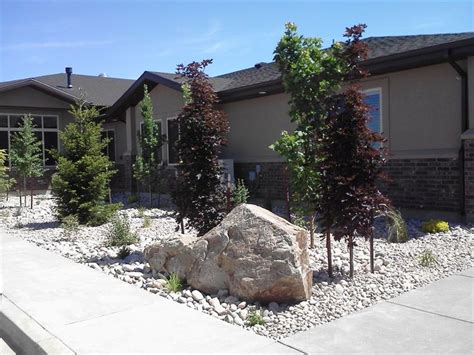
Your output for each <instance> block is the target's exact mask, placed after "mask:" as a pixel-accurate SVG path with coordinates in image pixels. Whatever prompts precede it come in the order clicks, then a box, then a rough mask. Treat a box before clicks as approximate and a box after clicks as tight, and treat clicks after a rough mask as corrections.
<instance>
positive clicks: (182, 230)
mask: <svg viewBox="0 0 474 355" xmlns="http://www.w3.org/2000/svg"><path fill="white" fill-rule="evenodd" d="M181 234H184V221H181Z"/></svg>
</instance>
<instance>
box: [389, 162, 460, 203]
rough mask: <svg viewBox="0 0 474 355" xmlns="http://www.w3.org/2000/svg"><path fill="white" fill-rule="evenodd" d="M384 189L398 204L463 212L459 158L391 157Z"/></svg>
mask: <svg viewBox="0 0 474 355" xmlns="http://www.w3.org/2000/svg"><path fill="white" fill-rule="evenodd" d="M385 171H386V173H387V174H388V175H389V178H390V179H391V181H390V182H388V183H382V184H381V190H382V191H383V192H384V193H386V195H387V196H388V197H389V198H390V199H391V200H392V202H393V203H394V205H395V206H397V207H404V208H417V209H426V210H442V211H452V212H460V208H461V205H460V198H461V196H460V194H461V182H460V175H459V174H460V169H459V161H458V159H448V158H436V159H390V160H389V161H388V164H387V166H386V168H385Z"/></svg>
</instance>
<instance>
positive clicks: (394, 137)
mask: <svg viewBox="0 0 474 355" xmlns="http://www.w3.org/2000/svg"><path fill="white" fill-rule="evenodd" d="M365 41H367V43H368V45H369V58H368V59H367V60H366V61H364V62H363V63H362V64H363V65H364V66H365V67H366V68H367V69H368V70H369V71H370V72H371V74H372V75H371V76H370V77H369V78H367V79H364V80H363V81H362V87H363V90H364V92H365V93H366V95H367V96H366V97H367V100H368V102H370V104H371V106H372V107H373V109H372V112H371V113H372V120H371V127H372V129H374V130H379V131H380V132H383V133H384V135H385V136H386V137H387V139H388V142H387V147H388V149H389V151H390V157H389V161H388V164H387V167H386V169H387V173H388V174H389V175H390V176H391V177H392V181H391V182H389V183H387V184H385V186H384V187H383V188H384V189H385V190H386V192H387V194H388V195H389V197H391V199H392V200H393V201H394V203H395V205H396V206H398V207H403V208H405V209H416V210H418V211H442V212H443V214H444V215H446V214H452V215H453V216H454V215H459V214H461V215H466V216H467V217H468V218H469V219H470V220H473V219H474V106H473V105H472V104H469V103H470V102H471V103H472V100H470V99H471V98H472V97H473V95H474V94H473V93H474V32H471V33H455V34H439V35H417V36H392V37H370V38H367V39H365ZM66 76H67V74H66V75H65V74H57V75H56V76H46V77H38V78H34V79H27V80H23V81H22V80H20V81H15V82H13V83H12V82H10V83H1V84H0V114H1V113H2V112H5V113H7V114H8V113H20V112H30V107H31V110H33V106H35V105H36V107H34V109H35V110H34V112H32V113H35V114H45V115H46V114H48V113H51V112H56V111H57V112H58V113H57V114H56V115H57V116H58V118H59V116H61V117H62V118H63V119H64V122H60V123H58V129H60V128H61V127H63V126H64V124H65V123H66V122H68V120H69V119H70V118H69V117H67V114H65V113H64V112H65V111H61V110H64V107H65V106H67V104H68V103H69V101H68V100H67V98H71V96H75V97H76V96H78V95H79V92H78V90H77V88H78V87H83V88H84V91H86V92H87V93H88V94H89V95H90V96H89V97H88V100H89V101H90V102H92V103H96V104H99V105H101V106H102V107H104V109H105V111H104V118H105V120H106V123H105V124H104V130H107V131H109V132H113V133H109V134H112V135H113V137H114V138H115V140H114V143H112V144H111V146H110V147H109V152H110V151H113V152H114V154H113V155H114V156H113V157H114V160H115V162H116V164H117V167H119V170H120V174H119V176H118V178H117V181H116V186H117V187H120V188H123V189H126V190H129V189H132V175H131V164H132V163H133V160H134V158H135V157H136V156H137V154H140V148H139V146H138V144H137V134H138V132H139V131H140V127H141V122H142V118H141V115H140V107H139V103H140V100H141V99H142V98H143V85H144V84H146V85H147V86H148V89H149V91H150V95H151V97H152V100H153V105H154V115H155V118H156V120H157V121H158V122H159V124H160V127H161V130H162V133H164V134H165V135H166V136H167V143H166V144H164V146H163V149H162V159H163V162H164V163H165V164H166V165H167V166H169V169H173V165H175V164H176V163H177V154H176V151H175V149H174V147H173V143H174V142H175V141H176V139H177V138H178V134H179V130H178V126H177V124H176V121H175V118H176V116H177V115H178V114H179V112H180V110H181V107H182V106H183V98H182V93H181V82H180V79H179V78H178V77H177V76H176V75H175V74H171V73H161V72H152V71H145V72H144V73H143V74H142V75H141V76H140V77H139V78H138V79H137V80H136V81H134V82H131V81H129V80H121V79H112V78H100V77H86V76H80V75H72V79H71V80H72V88H67V84H66V83H67V80H66ZM48 77H55V78H56V79H55V80H57V81H54V82H51V81H53V79H51V78H49V79H47V78H48ZM42 78H43V79H42ZM45 78H46V79H45ZM48 80H50V82H49V84H48V83H47V82H46V81H48ZM211 81H212V84H213V86H214V89H215V90H216V92H217V93H218V97H219V100H220V102H219V107H220V108H221V109H222V110H224V111H226V112H227V114H228V117H229V121H230V127H231V128H230V133H229V137H228V146H227V147H226V148H225V150H224V151H223V153H222V159H229V160H230V161H232V162H233V167H234V170H235V176H236V177H242V178H245V179H246V181H247V182H248V183H249V184H250V186H251V187H252V189H253V190H254V192H255V193H258V194H260V195H262V196H268V197H270V198H274V199H276V198H284V196H285V193H286V186H287V182H288V176H287V174H286V173H285V168H284V167H285V164H284V162H283V161H282V159H281V158H280V157H279V156H278V155H277V154H276V153H275V152H273V151H272V150H271V149H269V145H270V144H272V143H273V142H274V141H275V140H276V139H277V138H278V137H279V136H280V133H281V131H282V130H291V129H292V128H293V126H292V124H291V123H290V119H289V116H288V103H287V102H288V96H287V94H285V93H284V90H283V86H282V82H281V76H280V73H279V72H278V69H277V67H276V65H275V64H274V63H257V64H256V65H255V66H254V67H251V68H247V69H244V70H239V71H236V72H232V73H228V74H223V75H219V76H216V77H212V78H211ZM105 82H108V84H105ZM64 85H66V87H65V86H64ZM108 85H110V87H109V86H108ZM46 87H47V88H48V90H46ZM112 88H113V89H112ZM53 89H54V90H53ZM101 95H103V96H101ZM51 105H55V106H51ZM61 105H62V106H61ZM43 108H44V110H43V111H42V109H43ZM55 110H56V111H55ZM59 112H62V113H59ZM43 120H44V117H43ZM2 130H5V129H4V128H1V127H0V132H1V131H2ZM44 132H46V128H45V129H44ZM0 134H2V133H0ZM43 134H44V133H43ZM4 137H5V135H4ZM44 139H45V140H44V142H45V146H46V145H49V144H50V143H48V142H46V139H47V137H46V136H44ZM1 144H2V147H6V143H5V138H2V143H1ZM111 157H112V155H111ZM45 159H46V158H45ZM45 162H46V161H45Z"/></svg>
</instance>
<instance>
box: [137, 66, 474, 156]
mask: <svg viewBox="0 0 474 355" xmlns="http://www.w3.org/2000/svg"><path fill="white" fill-rule="evenodd" d="M460 65H461V66H464V67H466V68H468V70H470V71H471V72H472V73H474V60H473V59H472V58H471V59H470V61H469V62H468V63H467V62H466V61H464V62H460ZM472 77H474V75H472ZM469 84H470V86H471V87H473V86H474V80H471V81H470V83H469ZM374 88H379V89H381V92H382V132H383V133H384V135H385V136H386V137H387V138H388V148H389V149H390V152H391V156H392V157H393V158H430V157H433V158H434V157H438V158H439V157H456V156H457V154H458V151H459V148H460V144H461V140H460V135H461V96H460V95H461V83H460V80H459V79H458V78H457V73H456V72H455V70H454V69H453V68H452V67H451V66H450V65H449V64H439V65H432V66H427V67H422V68H417V69H412V70H405V71H401V72H396V73H390V74H386V75H379V76H374V77H370V78H368V79H366V80H364V81H363V83H362V89H363V90H367V89H374ZM473 93H474V88H473V89H471V90H470V95H471V97H472V95H473ZM151 96H152V99H153V108H154V115H155V117H156V118H157V119H160V120H161V121H162V127H164V128H165V127H166V118H167V117H173V116H176V115H177V114H178V113H179V112H180V109H181V107H182V105H183V98H182V95H181V93H180V92H178V91H176V90H172V89H169V88H167V87H164V86H162V85H158V86H156V87H155V88H154V89H153V90H152V92H151ZM471 101H472V100H471ZM473 106H474V105H471V108H470V110H471V111H470V117H471V120H472V121H474V117H473V116H474V108H473ZM220 107H221V108H222V109H223V110H225V111H226V112H227V114H228V117H229V122H230V133H229V136H228V138H229V139H228V146H227V147H226V148H225V150H224V152H223V158H230V159H234V160H235V161H236V162H269V161H281V158H280V157H279V156H278V154H276V153H275V152H273V151H272V150H271V149H270V148H268V147H269V145H271V144H272V143H274V142H275V140H277V139H278V138H279V137H280V134H281V131H282V130H289V131H291V130H292V129H293V128H294V125H293V124H292V123H291V122H290V118H289V115H288V110H289V106H288V95H286V94H277V95H271V96H263V97H260V98H254V99H248V100H243V101H237V102H231V103H226V104H223V105H221V106H220ZM133 114H134V115H135V116H136V120H135V122H134V123H133V128H134V132H133V134H134V135H135V137H136V133H137V132H138V130H139V128H140V123H141V122H142V118H141V114H140V107H139V105H137V106H136V107H135V108H134V112H133ZM132 116H133V115H132ZM164 132H165V131H164ZM135 137H133V140H135ZM135 141H136V140H135ZM133 146H134V147H135V148H136V142H134V144H133ZM166 148H167V147H166V146H165V151H164V153H165V156H166Z"/></svg>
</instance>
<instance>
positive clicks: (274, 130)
mask: <svg viewBox="0 0 474 355" xmlns="http://www.w3.org/2000/svg"><path fill="white" fill-rule="evenodd" d="M288 99H289V97H288V95H287V94H277V95H271V96H266V97H261V98H255V99H250V100H243V101H237V102H231V103H227V104H223V105H222V109H223V110H224V111H226V112H227V114H228V117H229V123H230V132H229V136H228V138H229V139H228V146H227V147H226V148H225V150H224V152H223V158H226V159H234V160H235V161H236V162H266V161H281V160H282V159H281V158H280V156H279V155H278V154H277V153H275V152H274V151H273V150H271V149H270V148H269V146H270V145H271V144H273V143H274V142H275V141H276V140H277V139H278V138H279V137H280V135H281V132H282V131H283V130H287V131H291V130H293V129H294V125H293V124H292V123H291V122H290V118H289V115H288V110H289V106H288Z"/></svg>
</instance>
